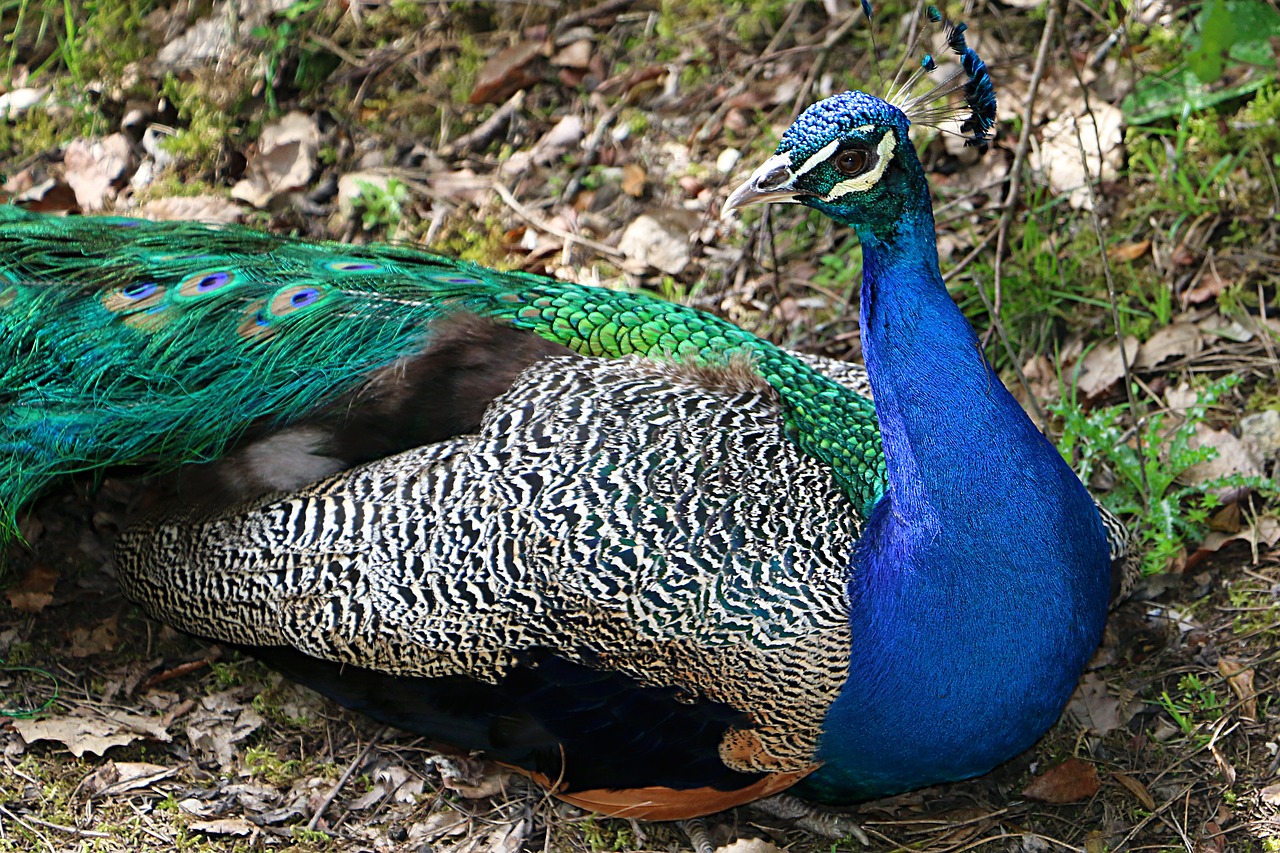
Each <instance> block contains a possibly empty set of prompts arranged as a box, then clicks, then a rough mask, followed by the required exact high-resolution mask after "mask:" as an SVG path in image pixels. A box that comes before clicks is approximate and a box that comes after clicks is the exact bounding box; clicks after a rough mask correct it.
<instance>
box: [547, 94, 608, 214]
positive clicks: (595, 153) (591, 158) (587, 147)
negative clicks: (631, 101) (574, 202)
mask: <svg viewBox="0 0 1280 853" xmlns="http://www.w3.org/2000/svg"><path fill="white" fill-rule="evenodd" d="M621 109H622V106H621V103H619V104H615V105H614V106H612V107H610V108H609V109H608V110H606V111H605V114H604V115H602V116H600V118H599V119H598V120H597V121H596V126H595V128H594V129H593V130H592V131H591V135H590V136H588V137H587V141H586V142H585V143H584V144H583V146H582V160H581V161H580V162H579V163H578V168H577V169H575V170H574V171H573V176H572V177H571V178H569V183H568V184H566V185H565V188H564V192H563V193H561V194H560V197H561V198H562V199H565V200H566V201H568V200H570V199H573V198H574V197H575V196H576V195H577V194H578V188H579V187H580V186H582V179H583V178H584V177H586V175H587V172H588V171H590V170H591V167H592V166H594V165H595V164H596V162H597V161H598V160H599V159H600V148H601V147H602V146H603V145H604V137H605V134H607V133H608V131H609V128H611V127H613V123H614V122H615V121H617V120H618V113H619V112H620V111H621Z"/></svg>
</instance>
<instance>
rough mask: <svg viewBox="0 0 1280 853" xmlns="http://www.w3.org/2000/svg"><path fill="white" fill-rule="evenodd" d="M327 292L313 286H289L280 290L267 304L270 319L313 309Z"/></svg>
mask: <svg viewBox="0 0 1280 853" xmlns="http://www.w3.org/2000/svg"><path fill="white" fill-rule="evenodd" d="M326 293H327V291H325V290H324V289H323V288H320V287H316V286H315V285H313V284H291V285H289V286H288V287H284V288H281V289H280V290H278V291H276V294H275V295H274V296H272V297H271V301H270V302H269V303H268V304H267V313H268V315H269V316H270V318H271V319H276V318H281V317H287V316H289V315H290V314H295V313H297V312H298V311H302V310H304V309H308V308H313V307H315V306H316V305H318V304H320V302H322V301H323V300H324V297H325V295H326Z"/></svg>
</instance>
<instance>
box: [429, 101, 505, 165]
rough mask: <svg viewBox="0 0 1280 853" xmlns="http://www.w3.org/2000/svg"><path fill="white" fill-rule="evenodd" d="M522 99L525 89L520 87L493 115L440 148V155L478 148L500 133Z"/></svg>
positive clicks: (455, 153) (449, 155)
mask: <svg viewBox="0 0 1280 853" xmlns="http://www.w3.org/2000/svg"><path fill="white" fill-rule="evenodd" d="M524 99H525V90H524V89H521V90H520V91H518V92H516V93H515V94H514V95H512V96H511V97H510V98H508V99H507V102H506V103H505V104H503V105H502V106H500V107H498V109H496V110H494V113H493V115H491V116H489V117H488V118H487V119H485V120H484V121H482V122H480V124H478V125H476V127H475V129H474V130H472V131H470V132H468V133H464V134H463V135H462V136H459V137H458V138H457V139H455V140H453V141H452V142H450V143H449V144H448V145H446V146H444V148H442V149H440V156H442V157H446V158H449V157H454V156H456V155H458V154H461V153H462V152H463V151H466V150H469V149H471V148H480V147H481V146H483V145H485V144H487V143H488V142H489V140H491V139H493V137H495V136H497V135H498V134H499V133H501V132H502V131H503V130H504V129H505V128H506V126H507V124H509V123H510V121H511V119H513V118H514V117H515V116H516V114H517V113H518V112H520V110H521V109H522V108H523V107H524Z"/></svg>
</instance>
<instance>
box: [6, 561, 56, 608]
mask: <svg viewBox="0 0 1280 853" xmlns="http://www.w3.org/2000/svg"><path fill="white" fill-rule="evenodd" d="M58 577H59V575H58V571H57V569H53V568H50V567H49V566H47V565H45V564H44V563H36V564H35V565H33V566H32V567H31V568H30V569H29V570H28V571H27V573H26V574H25V575H23V576H22V580H20V581H19V582H18V583H16V584H14V585H13V586H11V587H9V588H8V589H6V590H5V595H7V596H8V597H9V606H10V607H12V608H13V609H14V610H17V611H20V612H22V613H39V612H40V611H42V610H44V609H45V608H46V607H48V606H49V605H50V603H52V602H53V588H54V587H55V586H57V585H58Z"/></svg>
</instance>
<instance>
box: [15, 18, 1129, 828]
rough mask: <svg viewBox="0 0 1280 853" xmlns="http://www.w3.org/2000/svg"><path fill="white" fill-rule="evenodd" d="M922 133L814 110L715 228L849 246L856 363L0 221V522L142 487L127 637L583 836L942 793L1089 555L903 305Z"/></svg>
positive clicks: (874, 113) (211, 243)
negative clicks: (258, 672) (133, 479)
mask: <svg viewBox="0 0 1280 853" xmlns="http://www.w3.org/2000/svg"><path fill="white" fill-rule="evenodd" d="M964 32H965V31H964V27H963V25H956V26H954V27H951V28H950V29H949V43H950V46H951V48H952V49H953V50H954V52H955V53H956V55H957V57H958V59H959V62H960V64H961V66H962V69H963V80H962V85H963V89H964V94H965V100H966V104H967V106H966V107H965V113H966V114H967V116H966V117H965V121H964V124H963V132H964V133H965V134H967V135H968V136H969V137H970V138H971V139H972V140H974V141H979V142H980V141H981V140H983V139H984V138H985V137H986V136H987V135H988V134H989V132H990V130H991V128H992V126H993V123H994V117H995V95H994V90H993V86H992V82H991V79H990V76H989V74H988V72H987V69H986V66H985V64H984V63H983V61H982V60H981V59H980V58H979V57H978V55H977V54H976V53H974V51H973V50H972V49H971V48H970V47H969V46H968V45H967V44H966V42H965V37H964ZM935 64H936V63H934V62H933V60H932V59H931V58H929V57H926V58H925V60H924V61H923V62H922V63H921V65H922V69H923V70H925V71H928V70H929V69H930V67H931V66H933V65H935ZM900 91H903V92H905V91H909V87H901V89H900ZM932 103H933V101H932V99H931V98H930V97H921V98H914V99H913V98H910V97H908V96H906V95H901V96H899V97H897V98H893V99H890V100H885V99H881V98H877V97H873V96H871V95H868V94H865V93H861V92H845V93H842V94H837V95H834V96H832V97H829V98H827V99H825V100H822V101H820V102H818V103H816V104H814V105H812V106H810V107H809V108H808V109H806V110H805V111H804V112H803V113H802V114H801V115H800V116H799V118H798V119H797V120H796V121H795V123H794V124H793V125H792V126H791V127H790V128H789V129H788V130H787V131H786V132H785V133H784V134H783V135H782V137H781V141H780V143H779V145H778V147H777V151H776V153H775V154H774V155H773V156H771V157H769V158H768V159H767V160H765V161H764V162H763V164H762V165H760V166H759V168H757V169H756V170H755V171H754V173H752V174H751V176H750V177H749V178H747V179H746V181H745V182H744V183H742V184H741V186H739V187H738V188H737V189H736V190H734V191H733V192H732V194H731V195H730V196H729V197H728V200H727V201H726V203H725V205H724V210H725V212H726V213H727V212H730V211H734V210H737V209H741V208H744V207H747V206H750V205H757V204H764V203H774V204H777V203H792V204H801V205H805V206H807V207H810V208H813V209H816V210H818V211H821V212H822V213H824V214H826V215H827V216H828V217H830V218H831V219H833V220H834V221H835V222H836V223H838V224H839V225H841V226H845V227H848V228H852V229H853V230H854V231H855V232H856V233H857V235H858V238H859V240H860V242H861V245H862V252H863V281H862V285H861V305H860V320H861V334H862V343H863V352H864V357H865V371H864V370H862V369H860V368H856V367H854V366H852V365H846V364H843V363H841V362H836V361H832V360H829V359H824V358H818V357H814V356H805V355H801V354H798V353H795V352H791V351H788V350H785V349H782V348H779V347H777V346H775V345H773V344H771V343H769V342H766V341H764V340H762V339H760V338H758V337H755V336H754V335H752V334H750V333H748V332H746V331H744V330H742V329H740V328H738V327H736V326H734V325H732V324H730V323H728V322H726V321H724V320H721V319H717V318H715V317H713V316H709V315H707V314H704V313H701V312H699V311H696V310H693V309H691V308H688V307H684V306H681V305H677V304H671V303H667V302H663V301H660V300H658V299H656V298H655V297H652V296H649V295H646V294H642V293H635V292H622V291H616V290H606V289H601V288H596V287H587V286H582V285H577V284H572V283H566V282H560V281H553V280H550V279H547V278H542V277H538V276H535V275H530V274H525V273H520V272H497V271H495V270H492V269H487V268H484V267H482V266H478V265H475V264H471V263H466V262H462V261H457V260H449V259H446V258H441V257H436V256H433V255H430V254H426V253H424V252H422V251H418V250H416V249H413V248H410V247H404V246H364V247H357V246H350V245H341V244H335V243H321V242H306V241H302V240H298V239H294V238H289V237H283V236H276V235H271V234H265V233H260V232H257V231H253V230H249V229H246V228H242V227H233V226H225V227H209V226H205V225H199V224H193V223H151V222H144V221H139V220H134V219H129V218H123V217H98V218H66V219H57V218H48V217H45V216H40V215H35V214H31V213H26V212H23V211H20V210H18V209H16V208H0V354H3V359H4V360H3V364H2V365H0V370H3V378H2V381H0V404H2V405H0V510H2V513H3V514H2V516H0V517H2V518H3V522H4V523H5V525H6V526H7V527H8V528H9V529H12V528H13V524H14V519H15V514H16V512H17V511H18V510H19V508H21V507H23V506H24V505H26V504H27V503H29V502H30V501H31V500H32V499H33V498H34V497H35V496H37V495H38V494H39V493H40V492H41V491H43V490H44V489H45V488H47V487H48V485H49V484H50V483H52V482H54V481H55V480H57V479H58V478H60V477H63V476H65V475H67V474H70V473H74V472H78V471H97V470H102V469H104V468H106V467H108V466H114V465H126V464H127V465H137V464H145V465H148V466H152V467H161V468H164V467H167V468H179V470H178V472H177V474H176V475H175V477H174V478H173V482H172V483H171V484H170V486H169V488H171V489H172V494H171V496H170V498H169V500H168V501H167V503H168V505H169V507H170V508H169V509H167V510H164V511H162V512H159V513H157V514H154V515H152V516H150V517H148V518H146V519H145V520H143V521H141V522H139V523H138V524H136V525H134V526H132V527H130V528H129V529H128V530H126V531H125V532H123V533H122V534H121V535H120V536H119V538H118V542H117V552H116V564H117V571H118V573H119V578H120V582H121V584H122V585H123V587H124V589H125V591H126V593H127V595H128V596H129V597H130V598H132V599H133V600H134V601H136V602H137V603H138V604H140V605H141V606H142V607H143V608H144V609H145V610H146V611H147V612H148V613H149V614H150V615H152V616H153V617H155V618H157V619H159V620H161V621H164V622H167V623H169V624H170V625H173V626H175V627H177V628H180V629H182V630H184V631H187V632H190V633H192V634H196V635H199V636H201V637H205V638H210V639H215V640H218V641H222V642H226V643H229V644H232V645H234V646H236V647H238V648H241V649H244V650H246V651H247V652H249V653H251V654H253V655H255V656H257V657H259V658H261V659H263V660H264V661H266V662H267V663H268V664H270V665H271V666H273V667H276V668H278V669H279V670H281V671H282V672H284V673H285V674H286V675H288V676H290V677H291V678H294V679H296V680H298V681H300V682H302V683H304V684H307V685H309V686H311V687H313V688H315V689H316V690H318V691H319V692H321V693H322V694H325V695H327V696H329V697H332V698H333V699H335V700H337V701H338V702H340V703H342V704H344V705H346V706H348V707H350V708H353V709H356V710H358V711H361V712H363V713H365V714H368V715H369V716H371V717H374V718H376V719H378V720H381V721H384V722H386V723H389V724H392V725H394V726H397V727H399V728H401V729H405V730H408V731H411V732H417V733H420V734H423V735H426V736H428V737H430V738H431V739H432V740H434V741H436V742H439V743H443V744H446V745H448V746H451V747H453V748H455V749H458V750H463V751H467V752H475V753H480V754H483V755H484V756H486V757H488V758H490V759H492V760H494V761H497V762H499V763H501V764H503V765H506V766H508V767H510V768H513V769H515V770H517V771H518V772H520V773H522V774H524V775H525V776H527V777H529V778H531V779H532V780H534V781H536V782H537V783H539V784H541V785H543V786H545V787H546V788H547V789H548V790H550V791H551V792H552V793H554V794H555V795H556V796H558V797H560V798H562V799H564V800H566V801H568V802H571V803H575V804H578V805H581V806H583V807H585V808H588V809H593V810H596V811H598V812H602V813H605V814H610V815H625V816H630V817H637V818H644V819H652V820H666V819H684V818H689V817H694V816H699V815H705V814H709V813H712V812H716V811H720V810H722V809H726V808H729V807H732V806H735V805H739V804H742V803H746V802H750V801H753V800H757V799H760V798H763V797H767V796H770V795H772V794H775V793H778V792H781V791H784V790H788V791H789V792H790V793H795V794H799V795H801V796H802V797H804V798H806V799H809V800H812V801H816V802H820V803H830V804H847V803H853V802H857V801H861V800H866V799H869V798H875V797H880V796H884V795H888V794H892V793H896V792H900V791H905V790H910V789H913V788H918V787H921V786H924V785H929V784H933V783H938V782H943V781H950V780H959V779H964V778H967V777H972V776H975V775H977V774H981V773H984V772H986V771H988V770H990V769H991V768H993V767H995V766H996V765H997V764H999V763H1001V762H1002V761H1005V760H1006V759H1008V758H1010V757H1011V756H1013V755H1016V754H1017V753H1019V752H1020V751H1022V750H1024V749H1026V748H1027V747H1029V746H1030V745H1031V744H1032V743H1033V742H1034V741H1035V740H1036V739H1037V738H1038V737H1039V736H1040V735H1041V734H1042V733H1043V732H1044V731H1045V730H1046V729H1048V727H1049V726H1050V725H1052V724H1053V722H1054V721H1055V720H1056V719H1057V717H1058V715H1059V714H1060V713H1061V711H1062V709H1063V707H1064V705H1065V703H1066V701H1067V698H1068V696H1069V695H1070V694H1071V692H1072V690H1073V688H1074V686H1075V684H1076V681H1077V679H1078V678H1079V676H1080V674H1081V672H1082V670H1083V668H1084V666H1085V664H1086V662H1087V660H1088V659H1089V657H1090V656H1091V654H1092V652H1093V650H1094V648H1095V647H1096V646H1097V645H1098V643H1099V640H1100V638H1101V636H1102V630H1103V623H1104V621H1105V619H1106V615H1107V609H1108V596H1109V590H1110V584H1111V569H1112V563H1113V560H1115V559H1120V558H1122V557H1124V549H1125V547H1126V546H1125V538H1124V531H1123V528H1121V527H1120V526H1119V525H1118V524H1117V523H1116V522H1115V520H1114V519H1113V518H1111V517H1110V516H1109V515H1107V514H1105V513H1104V512H1101V511H1100V510H1099V508H1098V506H1097V505H1096V503H1095V501H1094V500H1093V499H1092V498H1091V496H1090V495H1089V493H1088V492H1087V490H1086V489H1085V487H1084V485H1083V484H1082V483H1081V481H1080V480H1079V478H1078V477H1077V476H1076V475H1075V474H1074V473H1073V471H1072V470H1071V468H1070V467H1069V466H1068V465H1067V464H1066V463H1065V462H1064V460H1063V459H1062V457H1061V456H1060V455H1059V453H1058V451H1057V450H1056V449H1055V448H1054V446H1053V445H1052V444H1051V443H1050V442H1049V441H1048V440H1047V439H1046V438H1045V437H1044V436H1043V435H1042V434H1041V433H1040V431H1039V430H1038V429H1037V428H1036V427H1035V425H1034V424H1033V423H1032V422H1031V420H1030V419H1029V418H1028V417H1027V416H1026V415H1025V414H1024V412H1023V410H1022V409H1021V407H1020V406H1019V405H1018V403H1017V402H1016V401H1015V400H1014V398H1013V397H1012V396H1011V395H1010V394H1009V392H1008V391H1007V390H1006V389H1005V387H1004V386H1003V385H1002V384H1001V382H1000V380H999V378H998V377H997V375H996V374H995V372H994V371H993V369H992V367H991V366H990V364H989V363H988V362H987V361H986V359H985V358H984V356H983V351H982V348H981V346H980V345H979V342H978V340H977V338H976V336H975V334H974V332H973V330H972V329H971V328H970V326H969V325H968V323H967V322H966V320H965V319H964V317H963V316H962V314H961V313H960V311H959V310H958V309H957V307H956V305H955V303H954V302H953V301H952V299H951V297H950V295H949V294H948V292H947V289H946V287H945V285H944V283H943V280H942V276H941V274H940V272H939V266H938V255H937V250H936V244H935V235H934V225H933V214H932V208H931V203H930V197H929V189H928V184H927V182H926V178H925V173H924V169H923V167H922V166H921V163H920V160H919V158H918V157H917V154H916V150H915V148H914V146H913V144H912V141H911V139H910V136H909V128H910V126H911V124H912V122H913V121H914V122H916V123H926V124H932V123H934V122H935V121H937V120H938V119H939V118H940V113H939V110H938V108H937V107H936V106H930V105H931V104H932ZM872 398H874V405H873V403H872V402H871V400H872ZM205 462H210V463H213V464H209V465H197V464H194V463H205ZM179 466H181V467H179Z"/></svg>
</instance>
